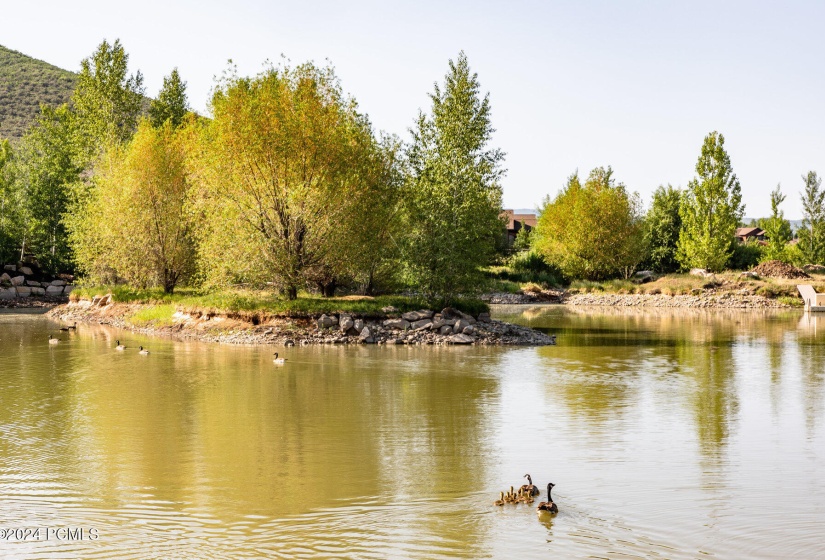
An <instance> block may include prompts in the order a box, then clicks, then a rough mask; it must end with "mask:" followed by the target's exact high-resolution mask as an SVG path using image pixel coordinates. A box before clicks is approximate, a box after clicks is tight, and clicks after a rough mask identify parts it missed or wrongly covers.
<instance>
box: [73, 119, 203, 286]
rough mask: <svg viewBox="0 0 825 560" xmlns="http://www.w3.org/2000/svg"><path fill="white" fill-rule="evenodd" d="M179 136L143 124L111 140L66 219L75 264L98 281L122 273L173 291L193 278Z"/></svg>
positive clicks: (167, 126) (192, 248)
mask: <svg viewBox="0 0 825 560" xmlns="http://www.w3.org/2000/svg"><path fill="white" fill-rule="evenodd" d="M184 139H185V138H182V134H179V133H178V132H176V130H175V129H174V128H173V127H172V123H171V122H169V121H167V122H166V123H164V124H163V125H161V127H160V128H154V127H152V126H151V124H150V123H149V122H148V121H145V120H144V121H142V122H141V123H140V124H139V126H138V129H137V132H136V133H135V136H134V138H133V139H132V140H131V142H130V143H128V144H120V143H113V144H112V145H111V146H110V147H109V149H108V150H107V151H106V152H105V154H104V156H103V157H102V158H101V159H100V161H99V162H98V164H97V166H96V168H95V175H94V180H93V182H92V185H91V188H90V190H89V191H88V193H86V196H84V197H82V198H80V199H79V202H78V205H77V207H76V208H75V212H73V213H72V215H71V216H69V217H68V219H67V222H68V226H69V229H70V231H71V242H72V245H73V247H74V249H75V252H76V255H77V260H78V265H79V266H80V268H81V269H82V270H83V271H84V272H85V273H86V274H87V275H89V276H90V277H92V278H93V279H95V280H96V281H106V280H109V279H111V278H113V277H114V278H123V279H125V280H126V281H128V282H129V283H130V284H133V285H137V286H140V287H149V286H161V287H163V290H164V292H166V293H172V292H173V291H174V289H175V287H176V286H177V285H178V284H179V283H181V282H185V281H186V280H187V279H188V278H190V277H191V275H192V273H193V272H194V268H195V256H196V250H195V245H194V238H193V229H194V218H193V214H192V213H191V211H190V207H189V201H190V193H191V189H190V182H189V178H188V174H187V168H186V152H185V150H184V143H183V140H184Z"/></svg>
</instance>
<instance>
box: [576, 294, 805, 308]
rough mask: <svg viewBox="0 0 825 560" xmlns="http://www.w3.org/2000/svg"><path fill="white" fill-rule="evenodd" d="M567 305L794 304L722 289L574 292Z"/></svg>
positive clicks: (763, 306) (765, 306)
mask: <svg viewBox="0 0 825 560" xmlns="http://www.w3.org/2000/svg"><path fill="white" fill-rule="evenodd" d="M564 303H565V304H567V305H602V306H614V307H697V308H742V309H753V308H760V309H765V308H770V309H777V308H791V306H790V305H786V304H784V303H780V302H778V301H776V300H774V299H770V298H766V297H764V296H757V295H753V294H750V293H736V292H722V293H708V292H706V293H703V294H699V295H677V296H669V295H664V294H592V293H591V294H574V295H569V296H566V297H565V298H564Z"/></svg>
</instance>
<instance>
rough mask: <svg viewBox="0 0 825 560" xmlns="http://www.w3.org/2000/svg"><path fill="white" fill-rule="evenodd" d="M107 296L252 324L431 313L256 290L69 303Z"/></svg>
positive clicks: (412, 301)
mask: <svg viewBox="0 0 825 560" xmlns="http://www.w3.org/2000/svg"><path fill="white" fill-rule="evenodd" d="M107 293H111V294H112V299H113V300H114V301H115V302H118V303H140V304H152V305H154V306H156V307H157V308H163V307H168V308H169V309H172V312H171V313H169V317H170V318H171V314H172V313H174V311H175V310H180V311H183V312H186V313H203V314H212V315H218V314H225V315H229V316H234V317H236V318H239V319H243V320H248V321H251V322H253V323H257V322H259V321H263V320H264V319H265V318H266V317H314V316H317V315H320V314H322V313H327V314H333V313H335V314H337V313H352V314H354V315H361V316H365V317H371V316H372V317H379V316H382V315H383V314H384V313H383V311H382V309H383V308H385V307H388V306H391V307H394V308H396V309H398V310H399V311H400V312H404V311H414V310H417V309H427V308H430V309H432V306H431V305H428V303H427V302H426V301H425V300H424V299H423V298H414V297H407V296H377V297H357V298H354V297H352V296H344V297H337V298H324V297H319V296H310V295H306V294H302V295H301V296H299V297H298V299H294V300H287V299H283V298H282V297H280V296H279V295H278V294H275V293H273V292H267V291H257V290H223V291H219V292H205V293H204V292H199V291H197V290H193V289H181V290H177V291H176V292H175V293H174V294H164V293H163V290H160V289H149V290H141V289H137V288H131V287H129V286H97V287H82V288H77V289H75V290H74V291H73V292H72V294H71V296H72V300H75V301H76V300H78V299H83V298H85V299H91V298H92V297H94V296H95V295H103V294H107ZM454 307H455V308H456V309H460V310H461V311H464V312H465V313H470V314H472V315H478V314H479V313H483V312H486V311H489V309H490V308H489V306H488V305H487V304H486V303H484V302H483V301H481V300H478V299H470V298H467V299H461V300H459V301H457V302H456V303H455V305H454ZM148 318H149V317H147V319H148ZM157 319H161V317H157ZM136 320H140V319H139V318H138V319H136Z"/></svg>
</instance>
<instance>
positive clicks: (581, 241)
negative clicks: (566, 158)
mask: <svg viewBox="0 0 825 560" xmlns="http://www.w3.org/2000/svg"><path fill="white" fill-rule="evenodd" d="M535 236H536V239H535V240H534V242H533V244H534V245H533V246H534V247H535V248H536V250H537V251H539V253H540V254H541V255H542V256H543V257H544V259H545V260H546V261H547V262H548V263H550V264H551V265H555V266H557V267H558V268H559V269H560V270H561V272H562V273H563V274H564V275H565V276H567V277H568V278H586V279H588V280H602V279H605V278H609V277H611V276H617V275H620V276H623V277H624V278H628V277H630V276H631V275H632V274H633V272H634V271H635V270H636V267H637V266H638V265H639V263H640V262H642V260H643V259H644V258H645V256H646V251H645V238H644V223H643V216H642V212H641V201H640V199H639V197H638V195H637V194H635V193H633V194H629V193H628V192H627V189H626V187H625V186H624V185H623V184H621V183H618V184H617V183H616V181H615V179H614V178H613V170H612V169H611V168H610V167H608V168H607V169H605V168H603V167H597V168H596V169H594V170H593V171H591V172H590V176H589V177H588V179H587V181H586V182H585V183H584V185H582V184H581V181H580V180H579V175H578V173H574V174H573V175H571V176H570V178H569V179H568V180H567V185H566V186H565V187H564V189H562V191H561V192H560V193H559V194H558V195H557V196H556V198H554V199H553V200H552V201H548V203H547V204H545V205H544V208H543V209H542V211H541V214H540V216H539V221H538V226H537V228H536V233H535Z"/></svg>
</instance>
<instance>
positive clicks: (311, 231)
mask: <svg viewBox="0 0 825 560" xmlns="http://www.w3.org/2000/svg"><path fill="white" fill-rule="evenodd" d="M212 112H213V115H214V118H213V119H212V121H210V122H209V123H208V124H206V125H205V126H204V127H203V134H202V135H201V137H200V144H199V146H200V148H199V153H198V155H197V157H196V158H195V159H194V160H193V161H194V162H195V164H194V166H193V174H195V175H196V177H197V180H198V184H199V185H200V188H201V208H202V211H203V213H204V215H205V216H206V218H205V220H204V226H205V227H204V229H203V230H201V234H200V248H201V255H202V258H203V260H204V263H205V269H206V270H208V271H209V272H210V278H209V280H210V282H213V283H214V282H218V281H232V280H234V281H247V282H250V281H251V282H259V283H263V282H271V283H273V284H275V285H276V286H278V287H279V288H280V289H281V290H282V292H283V293H284V295H286V296H287V297H288V298H295V297H297V294H298V290H299V289H301V288H302V287H304V286H305V285H306V283H307V282H314V283H321V284H325V285H329V284H331V283H333V281H334V280H335V277H336V275H337V274H339V273H340V272H341V270H342V268H343V264H342V257H343V255H345V254H346V251H342V250H341V247H342V246H344V245H346V244H347V241H346V240H347V239H348V238H349V236H350V235H351V234H350V227H351V225H352V224H351V222H350V220H351V219H353V216H354V214H355V213H354V212H353V211H352V208H353V207H361V208H364V203H363V201H364V200H369V199H370V198H371V196H372V192H373V191H372V188H373V187H374V186H375V184H376V179H375V177H376V174H375V173H372V172H370V173H363V171H364V170H365V169H375V168H380V166H381V163H380V161H378V162H376V161H375V159H376V158H378V159H379V160H380V159H381V158H383V156H382V151H381V150H380V149H379V148H378V147H377V145H376V141H375V138H374V136H373V134H372V129H371V126H370V123H369V121H368V120H367V118H366V117H365V116H364V115H361V114H359V113H358V111H357V105H356V103H355V101H353V100H352V99H350V98H347V97H345V96H344V94H343V93H342V91H341V87H340V84H339V82H338V79H337V78H336V77H335V73H334V70H333V69H332V68H331V67H327V68H316V67H315V66H313V65H312V64H303V65H301V66H298V67H297V68H289V67H279V68H270V69H268V70H267V71H265V72H264V73H262V74H261V75H259V76H257V77H256V78H238V77H237V76H235V75H234V74H230V75H228V76H226V77H225V78H224V80H223V82H222V83H221V84H220V85H219V86H218V87H217V88H216V90H215V93H214V95H213V98H212ZM373 166H374V167H373ZM378 175H380V174H378ZM379 182H380V181H379ZM327 289H328V288H327Z"/></svg>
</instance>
